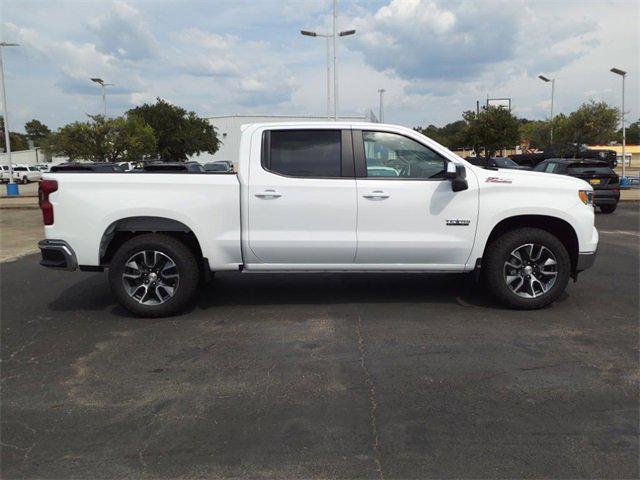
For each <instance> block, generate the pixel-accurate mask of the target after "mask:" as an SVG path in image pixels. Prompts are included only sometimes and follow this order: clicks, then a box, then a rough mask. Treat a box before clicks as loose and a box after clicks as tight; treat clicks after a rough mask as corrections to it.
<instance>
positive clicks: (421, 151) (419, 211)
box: [353, 129, 478, 271]
mask: <svg viewBox="0 0 640 480" xmlns="http://www.w3.org/2000/svg"><path fill="white" fill-rule="evenodd" d="M353 145H354V155H355V168H356V182H357V189H358V228H357V234H358V252H357V255H356V263H358V264H381V268H389V265H394V267H393V268H398V269H404V268H407V269H425V270H445V271H446V270H461V269H463V268H464V266H465V264H466V263H467V259H468V258H469V255H470V253H471V249H472V247H473V241H474V238H475V232H476V224H477V220H478V185H477V181H476V179H475V176H474V174H473V172H471V171H468V172H467V183H468V189H466V190H463V191H458V192H454V191H453V190H452V188H451V182H450V181H449V180H447V179H445V178H444V174H445V171H446V168H447V162H449V161H450V160H449V159H447V158H445V157H444V156H442V155H441V154H440V153H438V152H436V151H434V150H433V149H431V148H430V147H428V146H427V145H425V144H423V143H421V142H420V141H419V140H418V139H416V138H410V137H409V136H407V135H404V134H401V133H396V132H392V131H375V130H373V129H372V130H369V131H360V130H353ZM468 170H469V169H468Z"/></svg>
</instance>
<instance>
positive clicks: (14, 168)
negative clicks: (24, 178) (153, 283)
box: [13, 167, 27, 172]
mask: <svg viewBox="0 0 640 480" xmlns="http://www.w3.org/2000/svg"><path fill="white" fill-rule="evenodd" d="M13 171H14V172H26V171H27V167H13Z"/></svg>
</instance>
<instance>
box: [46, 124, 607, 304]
mask: <svg viewBox="0 0 640 480" xmlns="http://www.w3.org/2000/svg"><path fill="white" fill-rule="evenodd" d="M592 195H593V191H592V188H591V187H590V186H589V185H588V184H587V183H586V182H584V181H582V180H578V179H575V178H572V177H568V176H560V175H548V174H545V173H538V172H528V171H519V170H498V169H495V168H494V169H485V168H481V167H476V166H473V165H471V164H469V163H467V162H465V161H464V160H463V159H461V158H460V157H458V156H457V155H455V154H454V153H452V152H451V151H449V150H448V149H446V148H445V147H443V146H441V145H439V144H438V143H436V142H434V141H433V140H430V139H429V138H427V137H425V136H423V135H421V134H419V133H417V132H415V131H413V130H411V129H408V128H404V127H399V126H395V125H384V124H373V123H341V122H319V123H271V124H251V125H245V126H244V127H243V128H242V137H241V141H240V149H239V152H238V158H237V173H199V174H175V173H173V174H172V173H137V174H136V173H99V174H95V173H83V174H79V173H57V174H45V176H44V181H43V182H41V183H40V205H41V209H42V212H43V217H44V223H45V236H46V240H43V241H42V242H40V248H41V251H42V262H41V263H42V265H44V266H46V267H52V268H61V269H65V270H76V269H80V270H83V271H87V270H88V271H102V270H103V269H104V268H105V267H108V268H109V282H110V285H111V288H112V291H113V294H114V295H115V297H116V298H117V299H118V300H119V302H120V303H122V305H124V306H125V307H126V308H128V309H129V310H130V311H132V312H134V313H135V314H137V315H140V316H146V317H155V316H166V315H172V314H176V313H178V312H180V311H181V310H183V309H184V308H185V307H186V306H187V305H188V304H189V302H190V301H191V300H192V298H193V297H194V294H195V292H196V289H197V285H198V283H199V281H200V280H201V279H202V278H203V277H206V276H207V275H209V274H210V273H211V272H216V271H223V270H236V271H238V270H239V271H242V272H265V271H268V272H283V273H289V274H291V273H294V272H327V271H330V272H418V271H419V272H449V273H450V272H460V273H463V272H476V273H477V274H478V278H482V279H483V281H484V283H485V284H486V286H487V287H488V290H489V291H490V292H491V293H492V294H493V295H495V297H496V298H497V299H498V300H499V301H501V302H502V303H504V304H506V305H508V306H510V307H513V308H524V309H531V308H540V307H542V306H544V305H547V304H549V303H551V302H553V301H554V300H555V299H556V298H558V296H559V295H560V294H561V293H562V292H563V290H564V289H565V287H566V285H567V282H568V280H569V278H570V277H573V278H574V279H576V278H577V274H578V272H580V271H582V270H584V269H586V268H588V267H590V266H591V265H592V264H593V262H594V260H595V255H596V248H597V246H598V232H597V231H596V229H595V227H594V209H593V203H592Z"/></svg>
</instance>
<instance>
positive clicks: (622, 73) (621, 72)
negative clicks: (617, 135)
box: [609, 67, 627, 181]
mask: <svg viewBox="0 0 640 480" xmlns="http://www.w3.org/2000/svg"><path fill="white" fill-rule="evenodd" d="M609 71H610V72H612V73H615V74H616V75H620V76H621V77H622V179H623V181H624V178H625V175H624V172H625V170H624V164H625V160H626V157H625V155H626V152H625V147H626V143H627V129H626V125H625V123H624V80H625V78H626V77H627V72H625V71H624V70H620V69H619V68H615V67H614V68H612V69H611V70H609Z"/></svg>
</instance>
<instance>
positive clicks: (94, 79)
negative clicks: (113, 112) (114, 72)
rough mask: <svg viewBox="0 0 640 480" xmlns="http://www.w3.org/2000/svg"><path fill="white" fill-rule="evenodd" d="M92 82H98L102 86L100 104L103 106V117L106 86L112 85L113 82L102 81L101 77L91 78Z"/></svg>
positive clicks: (105, 111)
mask: <svg viewBox="0 0 640 480" xmlns="http://www.w3.org/2000/svg"><path fill="white" fill-rule="evenodd" d="M91 81H92V82H95V83H97V84H99V85H100V86H101V87H102V105H103V106H104V118H107V94H106V87H112V86H113V83H104V80H102V79H101V78H92V79H91Z"/></svg>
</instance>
